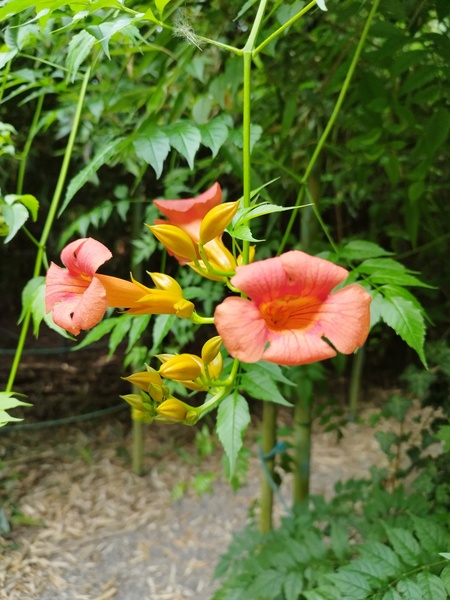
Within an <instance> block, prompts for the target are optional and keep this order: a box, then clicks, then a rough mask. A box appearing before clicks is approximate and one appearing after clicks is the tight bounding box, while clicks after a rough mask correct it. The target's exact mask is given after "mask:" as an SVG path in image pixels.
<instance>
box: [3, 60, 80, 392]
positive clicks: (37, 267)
mask: <svg viewBox="0 0 450 600" xmlns="http://www.w3.org/2000/svg"><path fill="white" fill-rule="evenodd" d="M90 74H91V70H90V68H88V69H87V71H86V73H85V75H84V78H83V83H82V86H81V90H80V95H79V96H78V104H77V108H76V111H75V116H74V120H73V125H72V130H71V132H70V136H69V139H68V141H67V146H66V151H65V153H64V158H63V162H62V165H61V170H60V172H59V177H58V181H57V183H56V188H55V192H54V194H53V198H52V201H51V203H50V209H49V211H48V214H47V218H46V221H45V224H44V229H43V231H42V234H41V238H40V240H39V247H38V251H37V253H36V259H35V263H34V270H33V278H34V277H38V276H39V275H40V273H41V269H42V264H43V262H44V254H45V245H46V243H47V240H48V236H49V235H50V232H51V229H52V225H53V221H54V220H55V218H56V213H57V210H58V206H59V203H60V200H61V196H62V191H63V188H64V183H65V181H66V177H67V171H68V169H69V163H70V158H71V156H72V152H73V147H74V144H75V138H76V135H77V132H78V127H79V124H80V119H81V111H82V107H83V103H84V98H85V96H86V89H87V84H88V81H89V77H90ZM30 320H31V307H30V308H29V309H28V310H27V311H26V313H25V316H24V319H23V321H22V329H21V331H20V336H19V341H18V342H17V348H16V353H15V355H14V360H13V363H12V365H11V370H10V373H9V378H8V382H7V384H6V391H7V392H10V391H11V390H12V388H13V385H14V381H15V379H16V375H17V370H18V368H19V364H20V359H21V357H22V353H23V349H24V346H25V341H26V337H27V333H28V328H29V326H30Z"/></svg>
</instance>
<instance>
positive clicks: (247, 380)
mask: <svg viewBox="0 0 450 600" xmlns="http://www.w3.org/2000/svg"><path fill="white" fill-rule="evenodd" d="M241 386H242V389H243V390H245V391H246V392H247V394H248V395H249V396H250V397H251V398H257V399H258V400H266V401H267V402H275V403H276V404H281V405H283V406H292V404H291V403H290V402H288V401H287V400H286V399H285V398H283V396H282V395H281V394H280V392H279V391H278V388H277V386H276V384H275V382H274V381H273V379H271V377H270V375H269V374H268V373H264V372H262V371H256V370H255V371H248V372H247V373H244V374H243V375H242V377H241Z"/></svg>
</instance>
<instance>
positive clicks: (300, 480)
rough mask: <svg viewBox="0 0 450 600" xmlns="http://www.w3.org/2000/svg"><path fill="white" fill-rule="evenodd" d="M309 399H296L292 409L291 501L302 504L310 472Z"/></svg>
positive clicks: (305, 500) (307, 493) (306, 498)
mask: <svg viewBox="0 0 450 600" xmlns="http://www.w3.org/2000/svg"><path fill="white" fill-rule="evenodd" d="M311 404H312V403H311V398H301V397H298V398H296V400H295V408H294V440H293V442H294V448H295V471H294V492H293V499H294V503H296V504H304V503H305V502H307V500H308V496H309V480H310V472H311Z"/></svg>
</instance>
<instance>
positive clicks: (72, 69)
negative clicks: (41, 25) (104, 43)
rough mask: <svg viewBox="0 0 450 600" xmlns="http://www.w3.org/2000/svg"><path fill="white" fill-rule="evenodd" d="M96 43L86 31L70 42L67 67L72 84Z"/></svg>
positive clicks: (83, 30) (75, 36) (80, 32)
mask: <svg viewBox="0 0 450 600" xmlns="http://www.w3.org/2000/svg"><path fill="white" fill-rule="evenodd" d="M95 41H96V40H95V37H94V36H93V35H91V34H90V33H89V32H88V31H86V30H85V29H82V30H81V31H79V32H78V33H77V34H76V35H74V36H73V38H72V39H71V40H70V42H69V46H68V53H67V57H66V67H67V69H68V71H69V75H70V81H71V82H72V83H73V82H74V80H75V76H76V74H77V73H78V69H79V67H80V65H81V63H82V62H83V61H84V59H85V58H86V57H87V56H88V54H89V52H90V51H91V49H92V47H93V45H94V44H95Z"/></svg>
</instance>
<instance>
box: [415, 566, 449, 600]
mask: <svg viewBox="0 0 450 600" xmlns="http://www.w3.org/2000/svg"><path fill="white" fill-rule="evenodd" d="M417 583H418V585H419V587H420V591H421V592H422V600H447V599H448V596H447V592H446V591H445V587H444V584H443V583H442V581H441V580H440V579H439V577H436V575H433V574H432V573H429V572H428V571H422V572H421V573H419V574H418V575H417Z"/></svg>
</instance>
